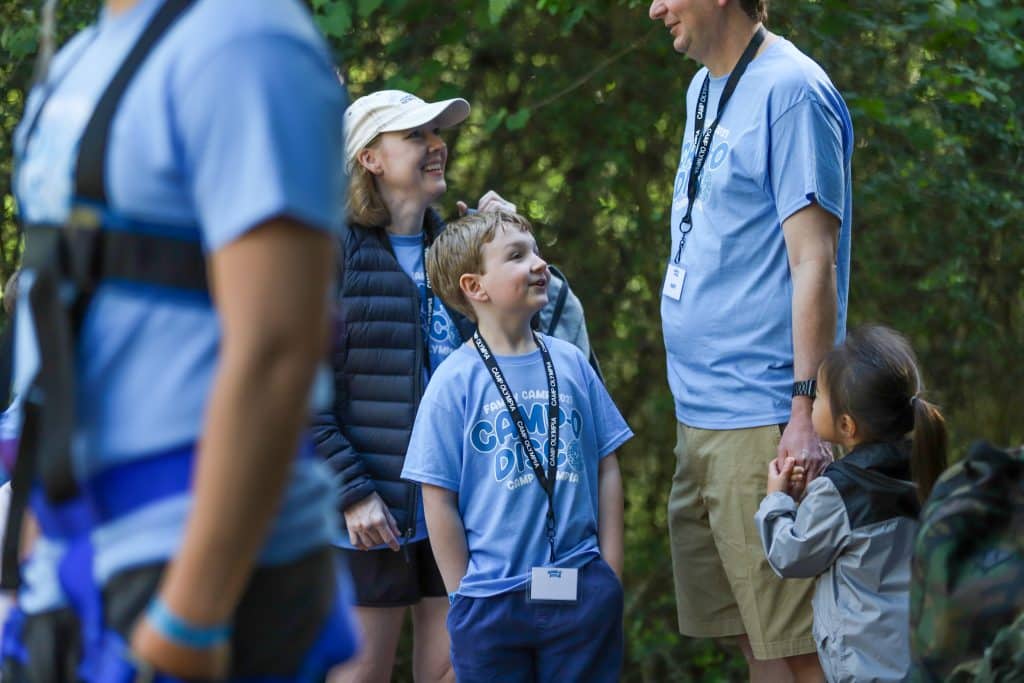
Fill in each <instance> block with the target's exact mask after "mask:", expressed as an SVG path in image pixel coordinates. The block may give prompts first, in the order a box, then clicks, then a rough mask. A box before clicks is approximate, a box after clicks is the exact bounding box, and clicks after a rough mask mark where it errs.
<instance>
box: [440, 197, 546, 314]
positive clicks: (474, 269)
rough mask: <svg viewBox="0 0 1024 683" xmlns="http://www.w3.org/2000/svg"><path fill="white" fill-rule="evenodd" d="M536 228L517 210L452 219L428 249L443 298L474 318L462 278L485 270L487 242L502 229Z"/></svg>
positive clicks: (526, 230)
mask: <svg viewBox="0 0 1024 683" xmlns="http://www.w3.org/2000/svg"><path fill="white" fill-rule="evenodd" d="M502 228H503V229H506V230H512V229H514V230H518V231H520V232H533V226H531V225H530V222H529V221H528V220H526V219H525V218H523V217H522V216H520V215H519V214H517V213H507V212H505V211H488V212H486V213H472V214H469V215H468V216H463V217H462V218H460V219H458V220H456V221H452V222H451V223H449V224H448V227H447V228H445V229H444V231H443V232H442V233H441V234H440V235H438V236H437V239H436V240H434V243H433V244H432V245H431V246H430V250H429V251H428V252H427V264H426V265H427V278H429V280H430V286H431V288H432V289H433V290H434V291H435V292H437V295H438V296H440V297H441V300H442V301H444V302H445V303H446V304H448V305H449V306H451V307H452V308H454V309H455V310H457V311H459V312H460V313H462V314H463V315H465V316H467V317H469V318H470V319H471V320H476V314H474V313H473V308H472V307H471V306H470V304H469V301H468V300H467V299H466V297H465V295H464V294H463V293H462V287H460V286H459V279H460V278H461V277H462V276H463V275H465V274H467V273H470V274H482V273H483V272H484V245H485V244H487V243H488V242H490V241H491V240H493V239H494V236H495V235H496V234H497V233H498V230H499V229H502Z"/></svg>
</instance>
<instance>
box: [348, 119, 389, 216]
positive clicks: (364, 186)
mask: <svg viewBox="0 0 1024 683" xmlns="http://www.w3.org/2000/svg"><path fill="white" fill-rule="evenodd" d="M379 141H380V135H378V136H377V137H375V138H374V139H373V140H370V142H369V144H367V145H366V147H363V149H367V148H370V147H373V146H374V145H376V144H377V143H378V142H379ZM363 149H361V150H359V152H361V151H363ZM359 152H356V156H355V157H353V158H352V159H351V164H350V168H349V176H348V198H347V199H346V205H345V208H346V212H347V213H348V221H349V223H355V224H356V225H363V226H366V227H383V226H385V225H387V224H388V223H390V222H391V212H390V211H388V207H387V205H386V204H385V203H384V197H383V196H381V193H380V188H378V187H377V178H376V177H375V176H374V175H373V174H372V173H370V172H369V171H368V170H367V169H366V167H365V166H363V165H362V164H361V163H359V159H358V158H357V157H358V156H359Z"/></svg>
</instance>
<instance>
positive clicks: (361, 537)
mask: <svg viewBox="0 0 1024 683" xmlns="http://www.w3.org/2000/svg"><path fill="white" fill-rule="evenodd" d="M345 527H346V528H347V529H348V540H349V542H350V543H352V545H353V546H355V547H356V548H358V549H359V550H369V549H370V548H373V547H374V546H378V545H381V544H386V545H387V546H388V547H389V548H391V549H392V550H395V551H397V550H399V548H400V547H401V546H400V545H399V544H398V537H399V536H401V535H402V532H401V531H399V530H398V522H396V521H395V518H394V517H393V516H392V515H391V511H390V510H388V506H387V505H385V504H384V501H383V500H381V497H380V496H379V495H378V494H377V493H376V492H374V493H371V494H370V495H368V496H367V497H366V498H363V499H362V500H361V501H359V502H358V503H356V504H355V505H352V506H351V507H349V508H348V509H347V510H345Z"/></svg>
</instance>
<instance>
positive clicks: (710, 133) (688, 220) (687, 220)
mask: <svg viewBox="0 0 1024 683" xmlns="http://www.w3.org/2000/svg"><path fill="white" fill-rule="evenodd" d="M764 37H765V30H764V27H763V26H759V27H758V28H757V31H756V32H755V33H754V35H753V37H751V39H750V42H749V43H747V48H746V49H745V50H744V51H743V54H742V55H741V56H740V61H738V62H736V68H734V69H733V70H732V73H731V74H729V80H728V81H726V82H725V89H724V90H723V91H722V97H721V98H719V100H718V111H717V112H716V113H715V120H714V121H712V122H711V125H710V126H708V128H707V130H704V120H705V118H706V116H707V106H708V91H709V90H710V87H711V74H710V73H708V74H706V75H705V76H704V84H703V85H702V86H701V88H700V97H699V98H698V99H697V108H696V111H695V112H694V125H693V144H694V147H695V149H694V153H693V162H692V163H691V164H690V175H689V179H688V180H687V183H686V197H687V202H686V213H685V214H684V215H683V217H682V218H681V219H679V245H678V246H677V247H676V255H675V259H674V260H675V262H676V263H679V260H680V258H682V256H683V247H685V246H686V236H687V235H689V234H690V231H691V230H693V202H694V200H695V199H696V198H697V194H698V192H699V190H700V178H701V174H702V173H703V171H704V164H705V162H707V160H708V152H709V151H710V150H711V140H712V138H714V137H715V129H717V128H718V122H719V121H721V120H722V113H723V112H725V105H726V104H728V103H729V99H730V98H731V97H732V93H733V91H734V90H736V84H737V83H739V82H740V77H741V76H743V72H745V71H746V70H747V67H748V66H750V62H752V61H753V60H754V55H756V54H757V50H758V48H760V47H761V43H763V42H764Z"/></svg>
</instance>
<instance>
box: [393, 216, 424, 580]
mask: <svg viewBox="0 0 1024 683" xmlns="http://www.w3.org/2000/svg"><path fill="white" fill-rule="evenodd" d="M426 238H427V235H426V231H424V235H423V239H426ZM383 242H384V246H385V247H386V248H387V250H388V252H390V254H391V256H392V258H394V259H395V265H398V271H399V272H400V273H402V275H405V276H406V278H408V280H409V284H411V285H412V291H413V294H414V296H413V312H414V315H413V320H415V321H416V325H415V326H414V327H415V329H416V356H415V361H416V362H415V363H414V364H413V369H414V370H416V369H418V370H419V372H416V373H415V376H414V377H413V393H414V398H413V415H414V416H415V415H416V413H417V412H419V409H420V398H422V397H423V321H421V320H420V291H419V288H418V287H417V286H416V282H415V281H414V280H413V279H412V278H411V277H409V275H408V273H406V272H405V271H404V270H402V266H401V265H399V264H398V256H397V255H396V254H395V250H394V248H393V247H392V246H391V240H389V239H388V238H387V235H384V237H383ZM426 265H427V264H426V263H424V264H423V266H424V267H426ZM407 486H408V487H409V494H408V495H407V496H406V501H408V503H409V506H408V508H407V509H408V510H409V514H408V518H407V520H406V524H405V533H404V534H402V554H403V555H404V556H405V562H406V564H408V563H409V562H410V558H409V541H411V540H412V537H413V534H415V533H416V503H417V500H418V499H419V486H418V485H417V484H408V485H407Z"/></svg>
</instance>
